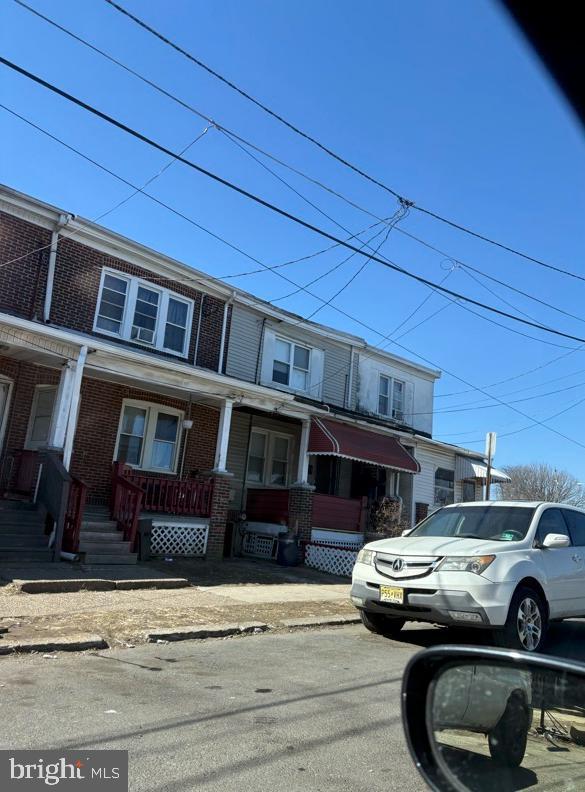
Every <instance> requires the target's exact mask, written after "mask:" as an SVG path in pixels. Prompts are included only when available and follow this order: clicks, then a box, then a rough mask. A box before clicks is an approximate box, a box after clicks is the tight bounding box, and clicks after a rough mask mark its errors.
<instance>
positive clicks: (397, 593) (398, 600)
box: [380, 586, 404, 605]
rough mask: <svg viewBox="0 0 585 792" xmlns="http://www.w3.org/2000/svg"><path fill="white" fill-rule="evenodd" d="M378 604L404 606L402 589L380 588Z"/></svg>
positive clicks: (392, 587)
mask: <svg viewBox="0 0 585 792" xmlns="http://www.w3.org/2000/svg"><path fill="white" fill-rule="evenodd" d="M380 602H392V603H393V604H394V605H403V604H404V589H402V588H394V586H380Z"/></svg>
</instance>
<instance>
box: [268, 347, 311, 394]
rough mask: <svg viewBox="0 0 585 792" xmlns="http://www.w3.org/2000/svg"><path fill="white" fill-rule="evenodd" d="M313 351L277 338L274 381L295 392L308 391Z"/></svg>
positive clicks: (273, 365) (273, 367)
mask: <svg viewBox="0 0 585 792" xmlns="http://www.w3.org/2000/svg"><path fill="white" fill-rule="evenodd" d="M310 374H311V350H310V348H309V347H307V346H303V345H302V344H297V343H295V342H294V341H287V340H286V339H285V338H280V337H279V336H277V337H276V339H275V342H274V361H273V364H272V381H273V382H277V383H278V384H279V385H287V386H288V387H289V388H292V389H293V390H299V391H308V390H309V385H310V380H311V376H310Z"/></svg>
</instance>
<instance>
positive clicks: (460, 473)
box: [455, 456, 511, 484]
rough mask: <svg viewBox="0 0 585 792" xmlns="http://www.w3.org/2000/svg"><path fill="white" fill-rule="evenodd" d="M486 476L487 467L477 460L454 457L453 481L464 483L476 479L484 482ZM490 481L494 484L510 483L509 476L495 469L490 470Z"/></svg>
mask: <svg viewBox="0 0 585 792" xmlns="http://www.w3.org/2000/svg"><path fill="white" fill-rule="evenodd" d="M486 476H487V465H486V464H485V463H484V462H480V461H479V460H475V459H470V458H469V457H462V456H458V457H455V480H456V481H466V480H468V479H477V480H479V481H485V479H486ZM491 480H492V482H494V483H495V484H499V483H505V482H506V481H511V479H510V476H508V475H506V473H504V472H503V471H501V470H498V469H497V468H492V472H491Z"/></svg>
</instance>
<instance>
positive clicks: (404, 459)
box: [307, 417, 420, 473]
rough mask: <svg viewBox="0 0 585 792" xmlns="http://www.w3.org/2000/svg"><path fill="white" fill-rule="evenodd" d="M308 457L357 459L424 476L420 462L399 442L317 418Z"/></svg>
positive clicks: (310, 438)
mask: <svg viewBox="0 0 585 792" xmlns="http://www.w3.org/2000/svg"><path fill="white" fill-rule="evenodd" d="M307 453H309V454H316V455H322V456H338V457H343V458H345V459H354V460H356V461H358V462H368V463H370V464H372V465H378V466H380V467H386V468H392V469H393V470H401V471H405V472H407V473H419V472H420V465H419V464H418V462H417V461H416V459H415V458H414V457H413V456H411V455H410V454H409V453H408V451H407V450H406V449H405V448H404V446H403V445H402V444H401V443H400V441H399V440H398V439H397V438H395V437H390V436H389V435H382V434H378V433H377V432H368V431H367V430H365V429H360V428H359V427H357V426H350V425H348V424H343V423H339V422H338V421H331V420H330V419H328V418H315V417H313V419H312V420H311V433H310V435H309V447H308V449H307Z"/></svg>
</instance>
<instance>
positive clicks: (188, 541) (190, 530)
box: [150, 522, 209, 556]
mask: <svg viewBox="0 0 585 792" xmlns="http://www.w3.org/2000/svg"><path fill="white" fill-rule="evenodd" d="M208 533H209V526H207V525H205V524H201V523H199V524H195V525H192V524H191V525H189V524H188V523H187V524H185V523H179V522H172V523H171V522H164V523H162V522H161V523H153V524H152V535H151V538H150V552H151V554H152V555H164V556H204V555H205V551H206V550H207V535H208Z"/></svg>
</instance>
